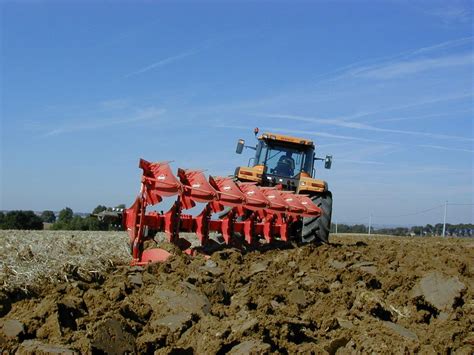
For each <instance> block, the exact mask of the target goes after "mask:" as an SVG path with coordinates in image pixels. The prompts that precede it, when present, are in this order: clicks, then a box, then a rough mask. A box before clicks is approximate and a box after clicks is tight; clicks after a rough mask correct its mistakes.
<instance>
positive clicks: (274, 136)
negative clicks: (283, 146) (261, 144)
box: [258, 132, 314, 147]
mask: <svg viewBox="0 0 474 355" xmlns="http://www.w3.org/2000/svg"><path fill="white" fill-rule="evenodd" d="M258 139H260V140H266V141H278V142H284V143H292V144H298V145H305V146H313V147H314V142H313V141H312V140H309V139H305V138H298V137H293V136H287V135H284V134H278V133H270V132H264V133H263V134H262V135H261V136H260V137H258Z"/></svg>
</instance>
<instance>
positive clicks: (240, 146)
mask: <svg viewBox="0 0 474 355" xmlns="http://www.w3.org/2000/svg"><path fill="white" fill-rule="evenodd" d="M244 144H245V141H244V140H243V139H239V141H238V142H237V148H235V152H236V153H237V154H242V151H243V150H244Z"/></svg>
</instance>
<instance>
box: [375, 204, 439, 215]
mask: <svg viewBox="0 0 474 355" xmlns="http://www.w3.org/2000/svg"><path fill="white" fill-rule="evenodd" d="M441 207H444V204H442V205H438V206H434V207H431V208H427V209H426V210H422V211H416V212H412V213H405V214H400V215H391V216H388V215H386V216H379V215H372V217H378V218H391V217H393V218H396V217H408V216H415V215H418V214H422V213H425V212H429V211H433V210H435V209H437V208H441Z"/></svg>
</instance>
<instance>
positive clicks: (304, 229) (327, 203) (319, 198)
mask: <svg viewBox="0 0 474 355" xmlns="http://www.w3.org/2000/svg"><path fill="white" fill-rule="evenodd" d="M311 200H312V201H313V203H314V204H315V205H316V206H318V207H319V208H320V209H321V216H319V217H307V218H303V221H302V223H301V230H300V235H301V241H302V242H303V243H309V242H312V241H317V242H320V243H328V242H329V229H330V228H331V215H332V194H331V192H330V191H327V192H325V193H322V194H320V195H315V196H312V197H311Z"/></svg>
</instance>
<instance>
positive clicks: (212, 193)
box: [122, 159, 321, 265]
mask: <svg viewBox="0 0 474 355" xmlns="http://www.w3.org/2000/svg"><path fill="white" fill-rule="evenodd" d="M139 167H140V168H141V169H142V170H143V175H142V179H141V189H140V194H139V196H138V197H137V199H136V200H135V203H134V204H133V205H132V206H131V207H130V208H128V209H126V210H125V211H124V213H123V215H122V219H123V220H122V224H123V226H124V227H126V229H127V231H128V233H129V236H130V245H131V251H132V256H133V259H132V262H131V264H132V265H144V264H147V263H150V262H157V261H164V260H166V259H167V258H168V257H169V256H170V253H168V252H167V251H165V250H163V249H160V248H154V249H148V250H143V244H144V240H145V239H146V238H147V237H148V236H149V235H153V233H154V232H164V233H166V236H167V239H168V241H169V242H170V243H172V244H174V245H176V246H178V247H179V248H180V249H181V250H183V251H185V252H187V253H189V254H193V253H194V250H193V249H190V246H191V244H190V243H189V242H188V241H187V240H185V239H183V238H180V236H179V233H180V232H188V233H195V234H196V235H197V238H198V239H199V241H200V244H201V246H206V245H208V244H209V243H210V242H211V241H210V239H209V233H211V232H216V233H219V234H221V235H222V238H223V240H224V242H225V243H226V244H235V243H246V244H249V245H255V244H256V243H261V242H263V243H272V242H275V241H276V240H281V241H289V239H290V237H291V227H292V225H293V226H294V223H296V222H298V221H300V220H301V219H302V218H303V217H318V216H320V215H321V210H320V209H319V208H318V207H317V206H316V205H315V204H314V203H313V202H312V201H311V199H310V198H309V197H308V196H305V195H297V194H294V193H292V192H288V191H282V190H281V188H279V187H278V186H275V187H259V186H257V185H256V184H254V183H246V182H238V181H235V180H234V178H233V177H211V176H210V177H209V179H207V178H206V176H205V175H204V174H203V172H202V171H199V170H183V169H178V174H177V177H176V176H175V175H174V174H173V173H172V171H171V168H170V166H169V163H168V162H156V163H151V162H148V161H146V160H143V159H141V160H140V164H139ZM175 195H177V197H178V198H177V200H176V202H175V203H174V204H173V205H172V207H171V208H170V210H169V211H168V212H166V213H159V212H156V211H150V212H147V211H146V209H147V207H150V206H154V205H157V204H158V203H160V202H161V201H162V198H163V197H169V196H175ZM197 202H199V203H205V207H204V209H203V210H202V211H201V213H199V214H198V215H197V216H195V217H193V216H192V215H189V214H184V213H182V212H183V211H184V210H188V209H190V208H192V207H194V206H195V205H196V203H197ZM224 210H225V211H226V212H227V213H225V215H223V216H221V217H220V218H219V219H215V218H214V219H213V217H214V216H215V214H216V213H219V212H222V211H224ZM237 234H240V236H243V240H242V237H239V238H238V237H237V236H236V235H237ZM237 239H238V240H237Z"/></svg>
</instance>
